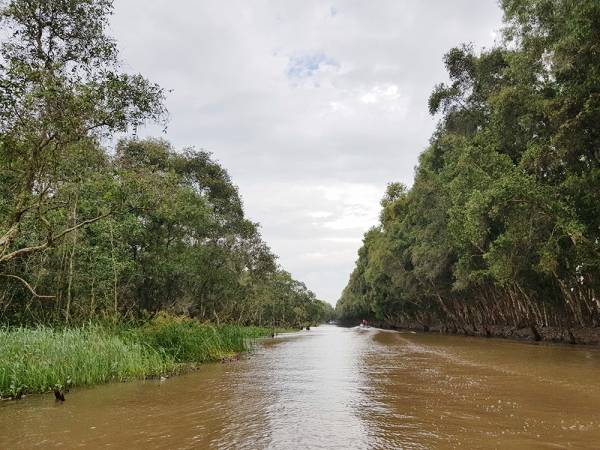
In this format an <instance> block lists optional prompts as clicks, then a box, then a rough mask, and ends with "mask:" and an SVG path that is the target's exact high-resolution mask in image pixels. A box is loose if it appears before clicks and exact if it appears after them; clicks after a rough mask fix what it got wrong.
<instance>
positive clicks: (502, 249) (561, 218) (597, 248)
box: [336, 0, 600, 335]
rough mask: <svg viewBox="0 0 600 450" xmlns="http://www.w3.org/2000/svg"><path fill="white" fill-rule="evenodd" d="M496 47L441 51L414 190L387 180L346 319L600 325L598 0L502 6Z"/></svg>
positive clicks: (522, 1)
mask: <svg viewBox="0 0 600 450" xmlns="http://www.w3.org/2000/svg"><path fill="white" fill-rule="evenodd" d="M499 4H500V6H501V8H502V10H503V13H504V22H503V27H502V29H501V41H500V42H499V43H497V44H496V45H495V46H494V47H493V48H491V49H483V50H481V51H476V50H475V48H474V46H473V45H472V44H465V45H461V46H459V47H456V48H452V49H451V50H450V51H449V52H448V53H447V54H446V55H445V56H444V64H445V67H446V69H447V72H448V75H449V79H450V82H449V83H447V84H444V83H442V84H439V85H437V86H435V87H434V89H433V92H432V94H431V96H430V98H429V111H430V113H431V114H432V115H436V114H441V120H440V122H439V124H438V127H437V129H436V131H435V133H434V134H433V136H432V137H431V139H430V145H429V146H428V148H427V149H426V150H425V151H424V152H423V153H422V154H421V155H420V158H419V164H418V166H417V167H416V173H415V178H414V184H413V186H412V187H411V188H410V189H407V187H406V186H404V185H402V184H400V183H390V184H389V185H388V188H387V191H386V193H385V195H384V197H383V199H382V201H381V206H382V208H383V209H382V212H381V215H380V223H379V225H378V226H376V227H374V228H372V229H371V230H369V231H368V232H367V233H366V234H365V236H364V241H363V246H362V247H361V249H360V250H359V256H358V261H357V263H356V268H355V269H354V271H353V272H352V274H351V276H350V280H349V283H348V285H347V287H346V288H345V290H344V292H343V294H342V296H341V298H340V300H339V301H338V304H337V307H336V309H337V312H338V314H339V315H340V316H341V317H342V318H344V319H345V320H355V319H357V318H362V317H363V316H369V317H372V318H373V319H376V320H379V321H380V322H382V323H385V324H387V325H390V326H395V325H400V324H402V323H420V324H421V325H422V326H423V327H425V328H427V327H429V326H431V325H434V324H435V325H438V326H441V327H445V328H446V329H448V330H455V331H456V330H461V331H464V332H466V333H472V332H476V331H478V330H482V329H483V330H488V329H489V328H490V327H492V326H511V327H532V329H533V330H534V331H535V334H536V335H537V334H538V333H537V330H539V329H540V328H541V327H558V328H561V329H570V328H572V327H596V326H598V325H599V321H600V197H599V192H600V71H599V69H598V68H599V67H600V3H598V2H597V1H595V0H502V1H500V2H499Z"/></svg>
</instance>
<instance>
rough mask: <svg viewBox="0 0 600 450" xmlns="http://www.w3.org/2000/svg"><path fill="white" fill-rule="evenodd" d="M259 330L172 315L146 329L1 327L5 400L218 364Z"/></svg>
mask: <svg viewBox="0 0 600 450" xmlns="http://www.w3.org/2000/svg"><path fill="white" fill-rule="evenodd" d="M267 334H268V330H266V329H264V328H256V327H238V326H220V327H217V326H213V325H208V324H200V323H198V322H197V321H194V320H190V319H179V318H175V317H172V316H168V315H162V316H158V317H156V318H154V319H153V320H152V321H149V322H147V323H145V324H143V325H141V326H137V327H131V326H129V327H125V326H112V327H103V326H99V325H94V326H83V327H76V328H69V329H64V330H53V329H51V328H48V327H43V326H40V327H37V328H16V329H14V328H13V329H9V328H4V329H0V397H9V396H10V397H15V396H17V397H18V396H20V395H22V394H24V393H42V392H46V391H48V390H51V389H54V388H55V387H59V388H63V387H65V386H73V387H77V386H89V385H92V384H97V383H104V382H107V381H110V380H122V379H125V378H133V377H139V378H145V377H151V376H157V375H160V374H163V373H169V372H174V371H179V370H183V369H185V365H186V364H200V363H203V362H208V361H217V360H219V359H220V358H222V357H224V356H227V355H231V354H233V353H239V352H242V351H244V350H246V349H247V347H248V344H247V339H248V338H257V337H261V336H266V335H267Z"/></svg>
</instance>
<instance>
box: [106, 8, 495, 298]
mask: <svg viewBox="0 0 600 450" xmlns="http://www.w3.org/2000/svg"><path fill="white" fill-rule="evenodd" d="M501 18H502V14H501V11H500V9H499V8H498V6H497V4H496V1H495V0H389V1H388V0H368V1H367V0H364V1H359V0H348V1H329V2H328V1H313V0H302V1H292V0H289V1H284V0H272V1H266V0H255V1H252V0H244V1H234V0H231V1H228V0H200V1H198V0H170V1H160V0H115V15H114V17H113V18H112V34H113V35H114V36H115V37H116V38H117V40H118V42H119V47H120V48H121V50H122V58H123V59H124V60H125V61H126V63H127V66H128V70H129V71H132V72H139V73H142V74H143V75H144V76H145V77H147V78H149V79H150V80H151V81H153V82H156V83H158V84H160V85H161V86H162V87H164V88H166V89H169V90H172V92H171V93H170V94H169V96H168V103H167V105H168V108H169V111H170V113H171V116H172V119H171V122H170V124H169V127H168V131H167V134H166V136H164V137H165V138H167V139H168V140H170V141H171V142H172V143H173V144H174V145H175V147H176V148H178V149H181V148H183V147H187V146H195V147H196V148H202V149H205V150H208V151H210V152H212V153H213V155H214V157H215V159H217V160H218V161H219V162H220V163H221V164H222V165H223V166H224V167H225V168H226V169H227V170H228V171H229V173H230V175H231V176H232V178H233V181H234V183H235V184H237V185H238V186H239V188H240V192H241V195H242V197H243V199H244V205H245V211H246V214H247V216H248V217H249V218H250V219H252V220H253V221H257V222H260V223H261V225H262V235H263V238H264V239H265V241H266V242H267V243H268V244H269V245H270V247H271V248H272V250H273V251H274V253H275V254H277V255H279V257H280V259H279V263H280V264H281V265H282V266H283V268H284V269H286V270H287V271H289V272H291V273H292V276H293V277H294V278H296V279H298V280H300V281H303V282H305V283H306V285H307V286H308V288H309V289H311V290H312V291H313V292H315V293H316V295H317V297H318V298H320V299H322V300H326V301H328V302H330V303H332V304H335V302H336V301H337V299H338V298H339V297H340V294H341V292H342V290H343V288H344V287H345V285H346V283H347V282H348V277H349V275H350V272H351V271H352V270H353V268H354V264H355V261H356V259H357V250H358V248H359V247H360V246H361V243H362V236H363V234H364V232H365V231H366V230H368V229H369V228H370V227H371V226H373V225H375V224H377V221H378V214H379V211H380V206H379V200H380V199H381V197H382V196H383V193H384V190H385V186H386V184H387V183H388V182H392V181H401V182H403V183H405V184H407V185H408V186H410V185H411V184H412V179H413V175H414V166H415V165H416V164H417V159H418V155H419V154H420V153H421V152H422V151H423V150H424V149H425V147H426V146H427V144H428V139H429V137H430V136H431V133H432V132H433V130H434V128H435V125H436V121H437V119H435V118H432V117H430V116H429V115H428V112H427V98H428V96H429V94H430V92H431V90H432V88H433V86H434V85H435V84H437V83H439V82H442V81H446V80H447V76H446V73H445V70H444V66H443V63H442V57H443V55H444V53H445V52H447V51H448V50H449V49H450V48H451V47H453V46H456V45H459V44H461V43H463V42H473V43H474V44H475V46H476V47H477V48H481V47H488V48H489V47H491V46H492V45H493V43H494V36H495V31H496V30H498V29H499V28H500V26H501ZM144 133H147V134H150V135H155V136H158V135H160V134H161V133H160V129H155V128H148V129H147V130H146V131H145V132H144Z"/></svg>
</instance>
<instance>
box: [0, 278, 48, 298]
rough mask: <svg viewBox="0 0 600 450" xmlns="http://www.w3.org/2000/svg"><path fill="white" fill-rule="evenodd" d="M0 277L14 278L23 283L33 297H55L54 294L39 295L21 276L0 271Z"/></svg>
mask: <svg viewBox="0 0 600 450" xmlns="http://www.w3.org/2000/svg"><path fill="white" fill-rule="evenodd" d="M0 277H5V278H14V279H15V280H19V281H20V282H21V283H23V284H24V285H25V287H26V288H27V289H29V292H31V293H32V294H33V296H34V297H35V298H41V299H52V298H56V296H55V295H39V294H38V293H37V292H35V289H33V287H32V286H31V285H30V284H29V283H28V282H27V281H25V280H24V279H23V278H21V277H18V276H16V275H7V274H5V273H0Z"/></svg>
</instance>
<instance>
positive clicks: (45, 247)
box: [0, 0, 331, 326]
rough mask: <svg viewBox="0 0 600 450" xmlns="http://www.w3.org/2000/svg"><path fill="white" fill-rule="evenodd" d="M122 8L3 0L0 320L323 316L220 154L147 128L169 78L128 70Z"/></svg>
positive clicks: (156, 116) (161, 112)
mask: <svg viewBox="0 0 600 450" xmlns="http://www.w3.org/2000/svg"><path fill="white" fill-rule="evenodd" d="M112 10H113V7H112V1H111V0H49V1H38V0H6V1H3V2H0V23H1V26H2V30H3V35H2V38H3V40H2V41H1V42H0V191H1V194H2V195H1V196H0V319H1V320H2V322H4V323H32V322H37V323H40V322H41V323H44V322H64V323H70V322H73V321H86V320H94V319H98V318H104V319H110V320H113V319H115V320H122V319H125V318H132V319H135V318H141V317H145V316H147V315H151V314H154V313H156V312H158V311H162V310H164V311H169V312H172V313H177V314H182V315H189V316H193V317H198V318H200V319H202V320H211V321H214V322H217V323H222V322H236V323H244V324H250V323H254V324H263V325H266V324H269V325H283V326H296V325H298V324H300V323H303V322H316V321H321V320H324V319H326V318H328V314H330V313H331V311H330V309H328V308H327V305H326V304H324V303H323V302H320V301H318V300H317V299H316V298H315V296H314V294H313V293H312V292H310V291H309V290H308V289H307V288H306V286H305V285H304V284H302V283H300V282H298V281H296V280H294V279H293V278H292V277H291V276H290V274H288V273H287V272H285V271H284V270H283V269H282V268H281V267H279V266H278V265H277V264H276V256H275V255H273V253H272V252H271V250H270V249H269V247H268V246H267V244H266V243H265V242H264V241H263V240H262V238H261V236H260V232H259V225H258V224H257V223H254V222H252V221H250V220H248V218H247V217H246V216H245V214H244V210H243V204H242V200H241V197H240V195H239V192H238V188H237V187H236V186H235V185H234V184H233V182H232V180H231V178H230V176H229V174H228V173H227V171H226V170H225V169H224V168H223V167H221V166H220V165H219V164H218V162H217V161H216V160H214V159H213V158H212V156H211V154H210V153H208V152H205V151H202V150H195V149H194V148H188V149H183V150H180V151H176V150H175V149H174V148H173V147H172V146H171V144H170V143H169V142H167V141H165V140H163V139H152V138H150V139H144V140H141V139H138V138H137V137H136V130H137V129H138V128H139V127H140V126H143V125H144V124H146V123H149V122H150V123H158V124H162V125H163V126H165V127H166V124H167V121H168V118H169V115H168V111H167V110H166V108H165V98H166V97H165V96H166V91H165V90H164V89H163V88H161V87H160V86H158V85H156V84H154V83H152V82H150V81H149V80H147V79H146V78H144V77H143V76H142V75H139V74H136V75H132V74H130V73H127V72H125V71H124V70H123V64H122V63H121V61H120V59H119V53H118V51H117V45H116V42H115V40H114V39H113V38H112V37H110V36H109V35H108V34H107V33H106V31H107V26H108V18H109V16H110V14H112ZM132 133H133V134H132ZM118 136H122V138H121V139H120V140H119V141H118V143H117V145H116V147H115V148H114V149H112V150H109V149H108V148H107V147H106V144H107V142H110V139H117V137H118ZM123 136H124V137H123Z"/></svg>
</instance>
